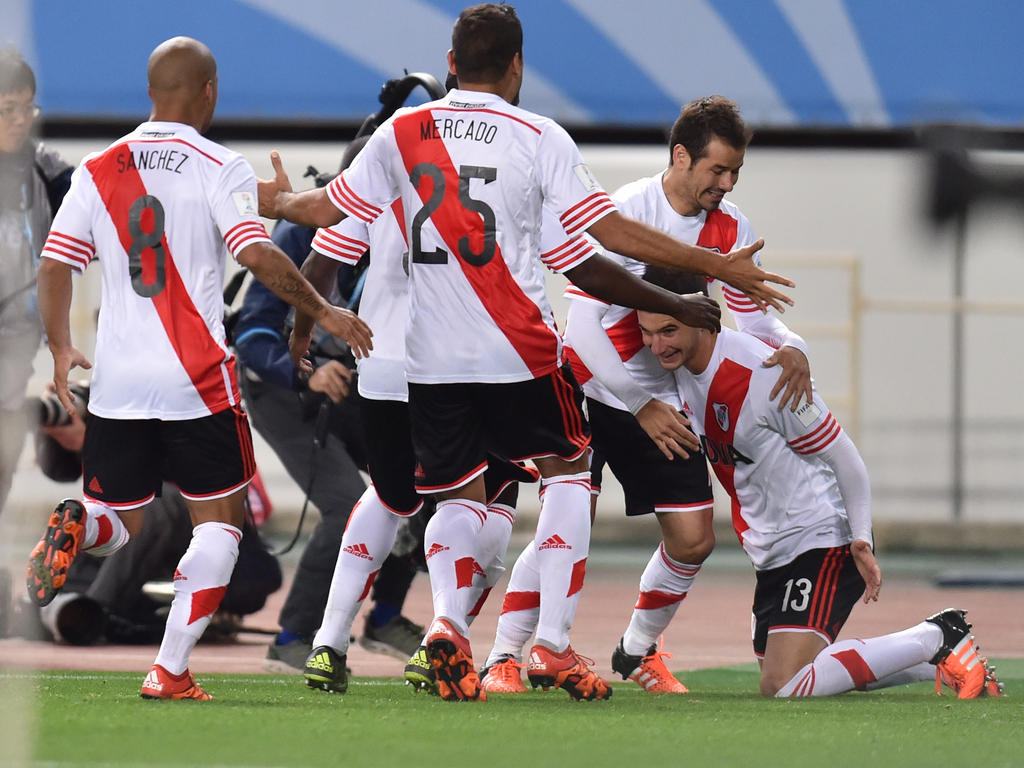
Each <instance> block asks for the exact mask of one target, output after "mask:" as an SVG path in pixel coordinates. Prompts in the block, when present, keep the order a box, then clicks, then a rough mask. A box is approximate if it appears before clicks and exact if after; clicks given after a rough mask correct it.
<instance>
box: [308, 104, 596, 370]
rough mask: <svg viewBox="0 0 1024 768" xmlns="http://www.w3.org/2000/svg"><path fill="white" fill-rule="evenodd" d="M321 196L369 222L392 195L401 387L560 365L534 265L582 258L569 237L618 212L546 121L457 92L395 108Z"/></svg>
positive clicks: (568, 263) (569, 263)
mask: <svg viewBox="0 0 1024 768" xmlns="http://www.w3.org/2000/svg"><path fill="white" fill-rule="evenodd" d="M327 191H328V194H329V196H330V198H331V200H332V201H333V202H334V204H335V205H337V206H338V208H340V209H341V210H342V211H344V212H345V213H346V214H347V215H349V216H354V217H356V218H360V219H362V220H363V221H366V222H370V221H373V220H375V219H376V218H377V217H379V216H380V215H381V214H382V212H383V211H384V210H386V209H387V207H388V206H390V205H391V202H392V201H393V200H394V199H395V198H396V197H397V198H400V199H401V202H402V210H403V213H404V217H405V220H404V221H403V227H404V229H405V233H406V239H407V242H408V243H409V251H408V252H409V259H408V261H409V273H410V282H409V290H410V292H409V322H408V324H407V330H408V333H407V336H406V377H407V379H408V381H410V382H418V383H448V382H496V383H497V382H514V381H525V380H528V379H532V378H538V377H540V376H545V375H547V374H549V373H551V372H552V371H553V370H555V369H556V368H557V367H558V366H559V365H560V364H561V356H562V346H561V338H560V336H559V334H558V331H557V329H556V327H555V322H554V317H553V314H552V312H551V307H550V305H549V303H548V300H547V297H546V294H545V287H544V275H543V269H542V267H543V266H547V267H548V268H549V269H551V270H554V271H556V272H562V271H566V270H570V269H572V268H573V267H575V266H577V265H579V264H580V263H582V262H583V261H584V260H585V259H586V258H589V256H590V254H591V253H592V252H593V251H592V249H590V248H589V247H588V246H587V245H586V243H585V242H584V241H583V239H582V237H580V235H581V233H582V232H583V231H584V230H585V229H586V228H587V227H589V226H590V225H591V224H593V223H594V222H595V221H597V220H598V219H600V218H601V217H603V216H605V215H607V214H608V213H611V212H613V211H614V210H615V206H614V204H613V203H612V202H611V199H610V198H609V197H608V195H607V194H606V193H605V192H604V190H603V189H602V188H601V187H600V185H599V184H598V183H597V181H596V180H594V178H593V176H592V175H591V174H590V171H589V170H588V169H587V167H586V165H585V164H584V163H583V159H582V157H581V156H580V154H579V150H578V149H577V148H576V145H575V144H573V142H572V140H571V139H570V138H569V135H568V134H567V133H566V132H565V131H564V130H563V129H562V128H561V127H560V126H558V124H557V123H555V122H553V121H551V120H549V119H547V118H544V117H540V116H538V115H535V114H532V113H530V112H527V111H526V110H523V109H519V108H518V107H514V106H512V105H511V104H509V103H507V102H506V101H504V100H503V99H501V98H500V97H499V96H496V95H494V94H488V93H478V92H475V91H461V90H454V91H451V92H449V93H448V94H447V96H445V97H444V98H443V99H440V100H438V101H434V102H429V103H427V104H423V105H421V106H418V107H412V108H407V109H402V110H399V111H398V112H396V113H395V115H394V116H393V117H392V118H391V119H390V120H388V121H387V122H386V123H384V125H382V126H381V127H380V128H378V129H377V130H376V131H375V132H374V134H373V136H372V137H371V138H370V140H369V142H368V143H367V144H366V146H365V147H364V148H363V150H362V152H360V154H359V156H358V157H357V158H356V159H355V162H354V163H353V164H352V166H351V167H349V168H348V169H346V170H345V171H344V173H342V174H341V175H340V176H338V177H337V178H336V179H335V180H334V181H333V182H331V184H330V185H328V187H327ZM542 206H543V207H547V208H549V209H550V211H551V212H552V213H553V214H554V215H555V216H556V217H557V219H558V220H559V222H560V224H561V229H562V239H561V244H557V243H554V242H551V241H546V238H545V236H544V235H543V233H542V230H543V229H545V228H544V227H542V224H541V221H542ZM542 254H545V255H544V257H543V259H542ZM388 257H389V258H396V259H397V258H400V254H389V255H388Z"/></svg>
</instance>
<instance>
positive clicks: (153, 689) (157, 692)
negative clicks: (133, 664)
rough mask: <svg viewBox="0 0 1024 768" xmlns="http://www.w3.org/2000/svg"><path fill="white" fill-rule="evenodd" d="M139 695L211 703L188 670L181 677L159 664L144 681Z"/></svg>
mask: <svg viewBox="0 0 1024 768" xmlns="http://www.w3.org/2000/svg"><path fill="white" fill-rule="evenodd" d="M139 695H140V696H141V697H142V698H144V699H196V700H197V701H210V700H211V699H212V698H213V696H211V695H210V694H208V693H207V692H206V691H204V690H203V689H202V688H200V687H199V685H198V684H197V683H196V681H195V678H194V677H192V673H191V672H189V671H188V670H187V669H186V670H185V671H184V672H182V673H181V674H180V675H172V674H171V673H170V672H168V671H167V670H166V669H164V668H163V667H161V666H160V665H159V664H154V665H153V666H152V668H151V669H150V670H149V674H148V675H146V679H145V680H143V681H142V690H141V691H140V692H139Z"/></svg>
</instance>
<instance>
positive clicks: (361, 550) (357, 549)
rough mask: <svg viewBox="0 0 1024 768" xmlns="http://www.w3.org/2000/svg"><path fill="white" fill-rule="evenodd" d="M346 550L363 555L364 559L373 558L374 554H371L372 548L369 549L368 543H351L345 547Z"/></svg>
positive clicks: (352, 553)
mask: <svg viewBox="0 0 1024 768" xmlns="http://www.w3.org/2000/svg"><path fill="white" fill-rule="evenodd" d="M345 551H346V552H348V553H349V554H350V555H355V556H356V557H361V558H363V560H373V556H372V555H370V550H368V549H367V548H366V545H365V544H363V543H359V544H349V545H348V546H347V547H345Z"/></svg>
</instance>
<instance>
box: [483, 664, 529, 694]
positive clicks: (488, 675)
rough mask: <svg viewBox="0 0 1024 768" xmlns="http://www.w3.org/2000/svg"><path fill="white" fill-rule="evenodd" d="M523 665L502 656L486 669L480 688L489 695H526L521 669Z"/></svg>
mask: <svg viewBox="0 0 1024 768" xmlns="http://www.w3.org/2000/svg"><path fill="white" fill-rule="evenodd" d="M522 668H523V665H522V664H520V663H519V662H517V661H516V660H515V659H514V658H512V657H511V656H507V655H506V656H502V657H501V658H500V659H498V660H497V661H496V662H494V663H493V664H491V666H489V667H488V668H487V669H485V670H484V671H483V673H482V675H481V678H480V686H481V687H482V688H483V689H484V690H485V691H487V692H488V693H526V686H525V685H523V678H522V675H521V673H520V672H519V670H520V669H522Z"/></svg>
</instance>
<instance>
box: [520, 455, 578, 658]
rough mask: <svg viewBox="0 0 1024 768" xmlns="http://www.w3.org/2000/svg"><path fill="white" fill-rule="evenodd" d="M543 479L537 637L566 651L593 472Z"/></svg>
mask: <svg viewBox="0 0 1024 768" xmlns="http://www.w3.org/2000/svg"><path fill="white" fill-rule="evenodd" d="M541 482H542V485H543V488H544V496H543V499H542V500H541V505H540V518H539V519H538V521H537V533H536V535H535V537H534V542H535V543H536V545H537V570H538V571H539V573H540V616H539V618H538V621H537V642H538V643H543V644H544V645H547V646H549V647H550V648H552V649H553V650H555V651H557V652H561V651H564V650H565V649H566V647H568V645H569V629H570V627H572V622H573V619H574V618H575V616H576V607H577V605H579V600H580V590H582V589H583V578H584V576H585V574H586V568H587V556H588V554H589V552H590V473H589V472H580V473H579V474H576V475H560V476H557V477H549V478H545V479H544V480H542V481H541Z"/></svg>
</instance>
